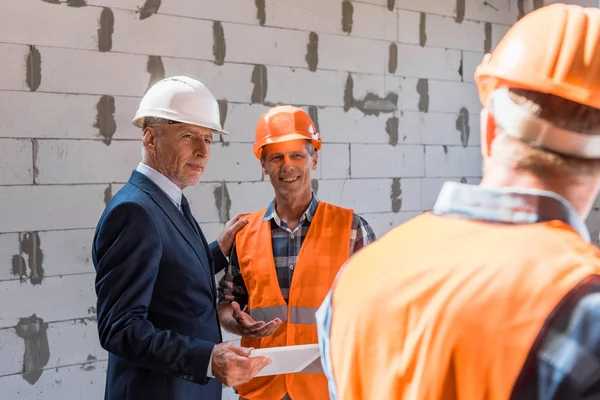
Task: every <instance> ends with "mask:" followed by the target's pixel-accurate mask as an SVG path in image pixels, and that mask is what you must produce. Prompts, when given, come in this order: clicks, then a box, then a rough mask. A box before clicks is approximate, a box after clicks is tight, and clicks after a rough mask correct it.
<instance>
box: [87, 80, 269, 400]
mask: <svg viewBox="0 0 600 400" xmlns="http://www.w3.org/2000/svg"><path fill="white" fill-rule="evenodd" d="M133 123H134V125H136V126H138V127H140V128H142V129H143V158H142V162H141V163H140V164H139V165H138V167H137V168H136V170H135V171H133V173H132V174H131V177H130V179H129V182H128V183H127V184H126V185H125V186H124V187H123V188H122V189H121V190H120V191H119V192H117V193H116V194H115V196H114V197H113V199H112V200H111V201H110V203H109V204H108V205H107V207H106V209H105V210H104V213H103V214H102V216H101V218H100V221H99V223H98V226H97V228H96V233H95V235H94V241H93V247H92V256H93V261H94V266H95V268H96V272H97V275H96V294H97V296H98V301H97V310H98V311H97V312H98V332H99V337H100V342H101V344H102V347H103V348H104V349H106V350H107V351H108V352H109V359H108V371H107V379H106V391H105V399H110V400H121V399H127V400H130V399H131V400H141V399H144V400H145V399H161V400H162V399H165V400H167V399H169V400H183V399H210V400H219V399H221V389H222V383H223V384H225V385H227V386H235V385H238V384H241V383H244V382H246V381H248V380H249V379H251V378H252V377H253V376H255V375H256V374H257V373H258V372H259V371H260V370H261V369H262V368H264V367H265V366H266V365H267V364H268V363H269V362H270V360H269V359H267V358H264V357H253V356H250V352H251V349H245V348H242V347H239V346H236V345H234V344H232V343H222V337H221V330H220V324H219V321H218V318H217V312H216V288H215V279H214V275H215V273H216V272H219V271H220V270H222V269H224V268H225V267H226V266H227V258H226V256H227V255H229V252H230V250H231V247H232V245H233V241H234V238H235V234H236V232H237V231H238V230H239V229H240V228H241V227H242V226H244V225H245V223H246V221H245V220H243V219H240V218H239V216H236V217H235V218H234V219H232V220H231V221H229V222H228V223H227V224H226V226H225V230H224V232H223V233H222V234H221V235H220V236H219V238H218V239H217V240H216V241H215V242H213V243H210V244H208V243H207V241H206V239H205V237H204V235H203V233H202V230H201V229H200V226H199V225H198V224H197V222H196V221H195V219H194V218H193V216H192V215H191V212H190V208H189V203H188V201H187V199H186V197H185V196H184V195H183V192H182V190H183V189H184V188H185V187H188V186H193V185H196V184H198V183H199V181H200V176H201V175H202V173H203V172H204V168H205V167H206V163H207V161H208V158H209V155H210V144H211V141H212V135H213V133H216V134H227V133H226V132H224V131H223V129H222V127H221V124H220V118H219V108H218V104H217V101H216V100H215V98H214V96H213V95H212V94H211V93H210V91H209V90H208V89H207V88H206V87H205V86H204V85H203V84H202V83H200V82H198V81H196V80H193V79H190V78H188V77H172V78H167V79H164V80H162V81H160V82H158V83H157V84H155V85H154V86H153V87H152V88H150V89H149V90H148V92H147V93H146V95H145V96H144V98H143V99H142V101H141V103H140V107H139V109H138V111H137V113H136V116H135V118H134V120H133ZM213 377H214V378H216V379H213Z"/></svg>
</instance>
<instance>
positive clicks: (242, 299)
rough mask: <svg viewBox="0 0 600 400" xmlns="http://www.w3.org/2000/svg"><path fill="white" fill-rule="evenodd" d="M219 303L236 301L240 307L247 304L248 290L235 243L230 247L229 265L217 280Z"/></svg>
mask: <svg viewBox="0 0 600 400" xmlns="http://www.w3.org/2000/svg"><path fill="white" fill-rule="evenodd" d="M217 295H218V301H219V304H222V303H231V302H232V301H235V302H237V303H238V304H239V305H240V308H241V309H244V307H245V306H246V305H247V304H248V291H247V290H246V285H245V283H244V277H243V276H242V272H241V271H240V264H239V262H238V258H237V251H236V248H235V245H234V246H233V248H232V249H231V256H230V257H229V265H228V266H227V269H226V270H225V275H223V277H222V278H221V280H220V281H219V287H218V288H217Z"/></svg>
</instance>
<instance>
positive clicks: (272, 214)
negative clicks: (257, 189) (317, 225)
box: [263, 192, 319, 226]
mask: <svg viewBox="0 0 600 400" xmlns="http://www.w3.org/2000/svg"><path fill="white" fill-rule="evenodd" d="M318 205H319V199H317V195H316V194H315V192H312V199H311V201H310V204H309V205H308V208H307V209H306V211H304V213H303V214H302V216H301V217H300V224H299V225H302V222H304V220H308V221H309V222H310V221H312V219H313V216H314V215H315V212H316V211H317V206H318ZM271 219H273V220H275V222H276V223H277V225H279V226H281V219H280V218H279V215H277V211H276V210H275V200H273V201H271V202H270V203H269V206H268V207H267V211H265V216H264V217H263V222H266V221H269V220H271Z"/></svg>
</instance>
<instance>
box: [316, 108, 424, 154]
mask: <svg viewBox="0 0 600 400" xmlns="http://www.w3.org/2000/svg"><path fill="white" fill-rule="evenodd" d="M398 114H399V113H398ZM393 117H394V115H393V114H383V113H382V114H379V115H378V116H375V115H365V114H363V113H362V112H361V111H360V110H357V109H356V108H351V109H350V110H348V111H347V112H345V111H344V109H343V108H339V107H326V108H322V109H319V127H320V128H321V135H322V138H323V141H324V143H325V145H329V144H330V143H382V144H383V143H389V142H390V135H389V134H388V133H387V132H386V125H387V120H388V119H389V118H393ZM400 130H401V129H400V128H399V131H400ZM401 140H402V139H401ZM414 142H415V143H418V142H419V141H418V140H416V139H415V141H414ZM404 143H407V141H405V142H404Z"/></svg>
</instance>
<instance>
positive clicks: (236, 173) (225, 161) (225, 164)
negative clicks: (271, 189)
mask: <svg viewBox="0 0 600 400" xmlns="http://www.w3.org/2000/svg"><path fill="white" fill-rule="evenodd" d="M261 175H262V173H261V169H260V163H259V161H258V159H256V157H255V156H254V153H253V152H252V145H251V144H246V143H231V144H227V145H225V146H224V145H222V144H219V143H218V142H213V145H212V146H211V154H210V159H209V161H208V165H207V167H206V171H205V172H204V175H202V181H203V182H222V181H226V182H239V181H259V180H260V179H261Z"/></svg>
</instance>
